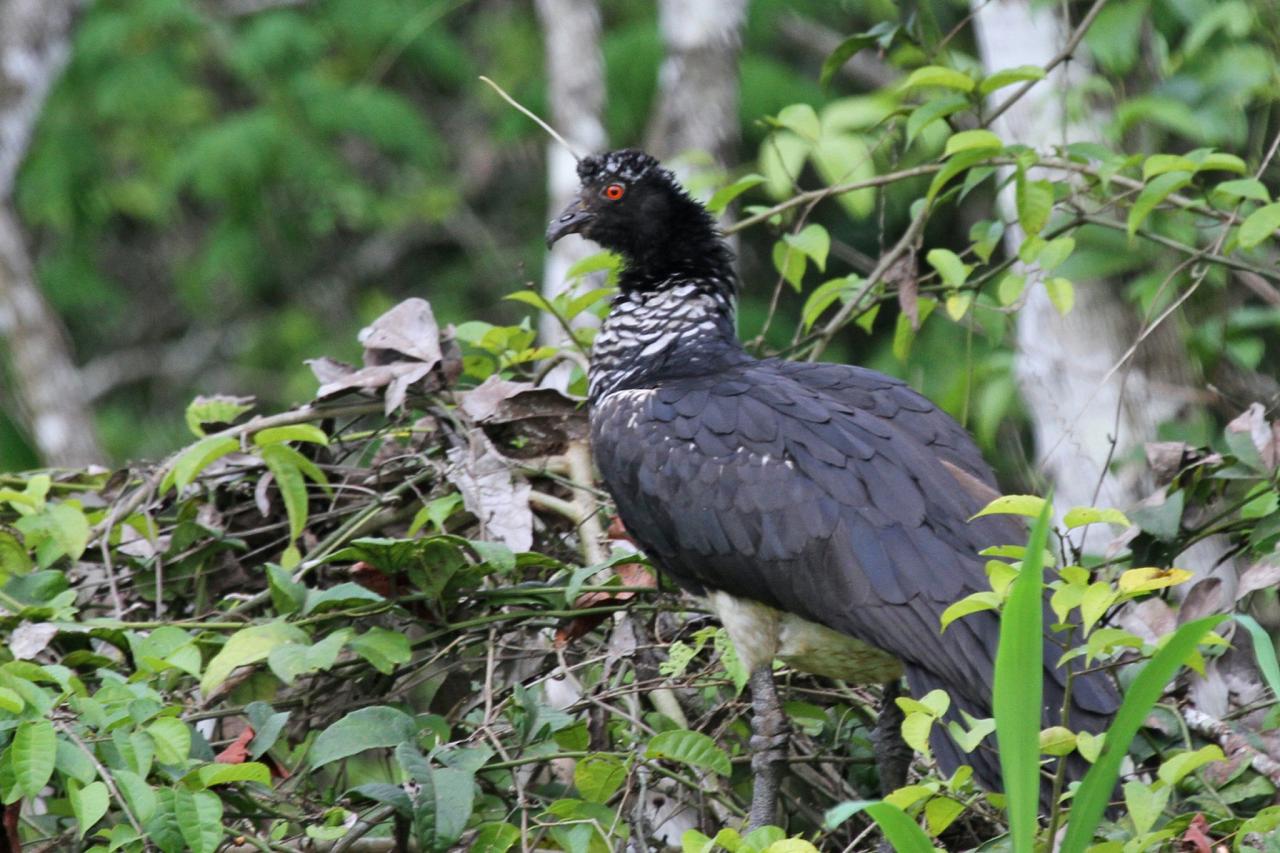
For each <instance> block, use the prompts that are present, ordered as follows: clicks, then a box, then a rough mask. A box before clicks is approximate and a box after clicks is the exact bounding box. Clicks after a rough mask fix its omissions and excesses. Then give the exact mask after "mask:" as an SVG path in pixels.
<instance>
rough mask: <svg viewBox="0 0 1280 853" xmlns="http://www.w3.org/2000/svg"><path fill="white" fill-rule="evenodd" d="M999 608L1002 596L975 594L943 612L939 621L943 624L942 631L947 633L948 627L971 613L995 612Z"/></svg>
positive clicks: (988, 593) (991, 593) (985, 593)
mask: <svg viewBox="0 0 1280 853" xmlns="http://www.w3.org/2000/svg"><path fill="white" fill-rule="evenodd" d="M999 606H1000V596H998V595H996V594H995V593H994V592H975V593H972V594H970V595H966V596H965V597H964V598H962V599H960V600H959V601H957V602H955V603H954V604H952V605H951V606H949V607H948V608H947V609H946V610H944V611H942V616H941V617H940V619H939V621H940V622H941V623H942V630H944V631H945V630H947V626H948V625H950V624H951V623H952V622H954V621H956V620H957V619H959V618H961V617H962V616H968V615H969V614H970V613H978V612H980V611H982V610H994V609H996V608H997V607H999Z"/></svg>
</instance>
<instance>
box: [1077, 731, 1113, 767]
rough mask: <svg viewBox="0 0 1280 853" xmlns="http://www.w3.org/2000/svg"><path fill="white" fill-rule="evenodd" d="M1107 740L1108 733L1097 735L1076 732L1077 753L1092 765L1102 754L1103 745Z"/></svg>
mask: <svg viewBox="0 0 1280 853" xmlns="http://www.w3.org/2000/svg"><path fill="white" fill-rule="evenodd" d="M1106 739H1107V735H1106V732H1103V733H1102V734H1096V735H1095V734H1090V733H1089V732H1076V752H1078V753H1080V755H1082V756H1083V757H1084V759H1085V760H1086V761H1088V762H1089V763H1090V764H1092V763H1093V762H1095V761H1097V760H1098V756H1099V755H1101V754H1102V745H1103V743H1105V742H1106Z"/></svg>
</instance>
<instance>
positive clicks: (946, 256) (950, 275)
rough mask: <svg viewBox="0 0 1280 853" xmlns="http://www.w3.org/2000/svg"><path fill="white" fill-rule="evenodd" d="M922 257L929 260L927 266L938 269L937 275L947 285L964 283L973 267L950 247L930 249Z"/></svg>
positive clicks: (952, 285)
mask: <svg viewBox="0 0 1280 853" xmlns="http://www.w3.org/2000/svg"><path fill="white" fill-rule="evenodd" d="M924 259H925V260H926V261H928V262H929V266H931V267H933V268H934V269H935V270H937V271H938V275H940V276H941V277H942V281H943V282H944V283H945V284H946V285H947V286H948V287H959V286H960V285H962V284H964V283H965V280H966V279H968V278H969V273H970V271H971V270H972V269H973V267H970V266H969V265H967V264H966V263H965V262H964V261H962V260H960V257H959V256H958V255H957V254H956V253H955V252H953V251H951V250H950V249H930V250H929V254H927V255H925V258H924Z"/></svg>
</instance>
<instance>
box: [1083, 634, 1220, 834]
mask: <svg viewBox="0 0 1280 853" xmlns="http://www.w3.org/2000/svg"><path fill="white" fill-rule="evenodd" d="M1227 618H1228V617H1227V616H1226V614H1219V615H1217V616H1206V617H1204V618H1203V619H1197V620H1195V621H1194V622H1188V623H1187V624H1185V625H1183V626H1182V627H1181V628H1179V629H1178V630H1177V631H1175V632H1174V634H1173V636H1172V637H1170V638H1169V642H1167V643H1165V646H1164V648H1162V649H1161V650H1160V651H1158V652H1156V654H1155V656H1154V657H1152V658H1151V660H1150V661H1148V662H1147V665H1146V666H1144V667H1143V668H1142V672H1140V673H1138V677H1137V678H1135V679H1134V680H1133V685H1132V686H1130V688H1129V690H1128V691H1127V692H1126V693H1125V694H1124V701H1123V702H1122V703H1120V710H1119V711H1118V712H1117V713H1116V718H1115V719H1114V720H1113V721H1112V723H1111V728H1109V729H1108V730H1107V739H1106V742H1105V743H1104V744H1103V746H1102V754H1101V755H1099V756H1098V760H1097V761H1096V762H1094V765H1093V766H1092V767H1090V768H1089V772H1088V773H1086V774H1085V777H1084V781H1082V782H1081V783H1080V788H1079V789H1078V790H1077V791H1076V795H1075V799H1073V800H1072V802H1071V819H1070V822H1069V823H1068V824H1067V835H1066V837H1065V838H1064V839H1063V840H1062V846H1061V847H1060V848H1058V849H1059V851H1060V853H1081V851H1083V850H1084V849H1085V848H1086V847H1088V846H1089V843H1090V842H1091V841H1092V840H1093V832H1094V830H1095V829H1096V828H1097V826H1098V822H1099V821H1100V820H1101V819H1102V813H1103V812H1104V811H1105V810H1106V808H1107V803H1108V802H1109V801H1110V800H1111V792H1112V791H1114V790H1115V787H1116V780H1117V779H1118V778H1119V777H1120V763H1121V762H1122V761H1123V760H1124V757H1125V755H1126V754H1127V753H1128V751H1129V744H1130V743H1131V742H1132V741H1133V736H1134V735H1136V734H1137V733H1138V729H1139V727H1141V726H1142V721H1143V720H1145V719H1146V718H1147V714H1149V713H1151V709H1152V707H1154V706H1155V704H1156V702H1158V701H1160V695H1161V694H1162V693H1164V686H1165V685H1166V684H1168V683H1169V679H1171V678H1173V676H1174V675H1175V674H1176V673H1177V672H1178V670H1179V669H1181V668H1182V665H1183V663H1185V662H1186V660H1187V656H1188V655H1190V654H1191V653H1192V652H1193V651H1195V648H1196V646H1198V645H1199V644H1200V641H1201V640H1202V639H1203V638H1204V635H1205V634H1207V633H1209V632H1210V631H1212V630H1213V629H1214V628H1215V627H1217V626H1218V625H1219V624H1220V623H1221V622H1222V621H1223V620H1225V619H1227Z"/></svg>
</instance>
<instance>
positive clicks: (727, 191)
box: [707, 172, 765, 214]
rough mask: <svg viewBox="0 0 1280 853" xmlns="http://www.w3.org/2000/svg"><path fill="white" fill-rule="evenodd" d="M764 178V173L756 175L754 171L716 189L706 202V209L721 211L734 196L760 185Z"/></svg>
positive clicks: (714, 211)
mask: <svg viewBox="0 0 1280 853" xmlns="http://www.w3.org/2000/svg"><path fill="white" fill-rule="evenodd" d="M764 180H765V178H764V175H757V174H755V173H754V172H753V173H751V174H749V175H743V176H742V177H741V178H738V180H736V181H734V182H733V183H731V184H729V185H728V186H725V187H721V188H720V189H718V190H716V192H715V194H714V195H713V196H711V199H710V200H709V201H708V202H707V210H709V211H711V212H712V213H716V214H719V213H722V212H723V211H724V209H725V208H726V207H728V206H729V205H730V204H731V203H732V202H733V200H734V199H735V198H737V197H738V196H740V195H742V194H743V193H744V192H746V191H747V190H749V189H751V188H752V187H758V186H760V185H761V184H763V183H764Z"/></svg>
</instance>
